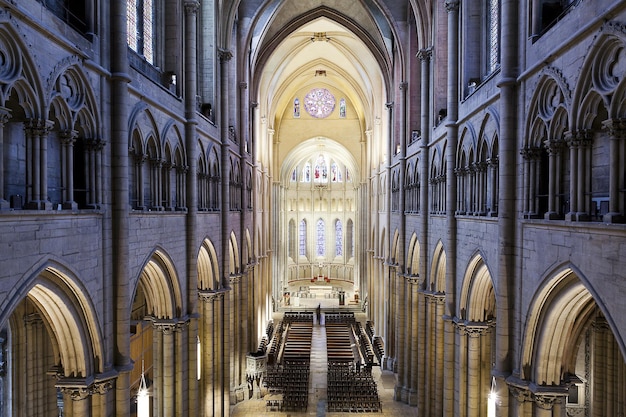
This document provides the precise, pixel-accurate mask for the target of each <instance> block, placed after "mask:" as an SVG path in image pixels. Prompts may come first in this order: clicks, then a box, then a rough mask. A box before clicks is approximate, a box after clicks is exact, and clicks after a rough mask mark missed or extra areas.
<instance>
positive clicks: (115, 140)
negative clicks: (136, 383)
mask: <svg viewBox="0 0 626 417" xmlns="http://www.w3.org/2000/svg"><path fill="white" fill-rule="evenodd" d="M126 4H127V2H125V1H123V0H113V1H111V2H110V30H109V32H108V33H109V34H110V35H109V36H110V39H109V46H110V62H111V81H110V83H111V87H110V88H111V91H110V109H109V111H110V117H111V167H110V172H111V173H112V178H111V194H112V195H111V197H110V201H109V202H108V203H109V204H111V220H112V227H111V229H112V230H111V241H112V242H115V245H113V248H112V249H111V251H112V255H111V265H112V271H111V272H112V282H111V283H110V287H111V294H110V296H111V297H112V299H113V300H114V305H115V307H114V308H115V312H114V313H113V314H112V318H114V320H115V325H114V331H115V345H114V352H115V354H114V355H113V358H112V359H113V363H114V366H115V368H116V369H117V371H118V372H119V376H118V378H117V381H116V383H115V406H116V409H115V415H118V416H128V415H129V414H130V395H129V392H130V372H131V371H132V369H133V364H132V363H131V360H130V331H129V329H130V305H131V294H132V293H133V292H134V289H132V288H130V285H129V283H130V280H129V279H128V277H130V276H131V273H130V268H129V264H130V260H129V208H130V202H129V193H128V179H129V178H130V177H129V167H128V160H129V158H128V120H129V107H130V98H129V93H128V84H129V83H130V76H129V74H128V44H127V42H126V38H127V26H126V19H127V10H126Z"/></svg>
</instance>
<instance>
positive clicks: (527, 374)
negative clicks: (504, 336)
mask: <svg viewBox="0 0 626 417" xmlns="http://www.w3.org/2000/svg"><path fill="white" fill-rule="evenodd" d="M596 299H597V296H596V295H595V293H594V292H593V289H592V288H591V287H590V286H589V284H588V281H587V280H586V279H585V277H584V276H582V275H581V274H580V273H579V272H578V271H577V270H576V269H575V268H574V267H573V266H572V265H569V264H568V265H562V266H560V267H559V268H557V269H555V270H553V271H552V272H550V273H549V274H548V278H547V279H546V281H545V282H544V284H543V285H541V286H540V288H539V289H538V291H537V293H536V294H535V296H534V298H533V300H532V303H531V304H530V308H529V312H528V314H527V317H528V319H527V321H526V323H525V329H524V330H523V339H522V350H521V352H522V357H521V359H522V363H521V370H522V374H521V377H522V378H523V379H525V380H527V381H528V382H529V383H530V387H531V391H532V393H533V395H535V396H536V397H540V398H538V400H541V397H542V394H543V393H542V392H541V390H540V389H539V388H533V387H542V388H543V387H548V389H549V390H550V392H552V393H553V394H552V395H553V396H554V397H556V398H557V399H558V397H561V398H562V397H565V396H567V395H568V394H569V393H571V390H572V389H575V390H576V392H577V397H581V398H577V400H578V403H577V406H578V407H579V410H580V407H583V408H584V409H585V410H587V412H588V411H589V410H591V409H593V413H594V414H596V415H621V414H623V413H624V412H626V406H625V405H624V403H623V401H621V393H623V392H624V387H625V386H626V376H625V372H626V363H625V362H624V356H623V354H621V352H623V349H622V344H621V341H620V340H618V338H617V337H616V335H618V334H619V331H618V329H616V328H615V324H614V323H613V321H612V318H611V317H610V316H608V315H605V309H604V308H603V305H602V304H598V303H597V302H596ZM563 401H564V400H563ZM568 404H569V402H568Z"/></svg>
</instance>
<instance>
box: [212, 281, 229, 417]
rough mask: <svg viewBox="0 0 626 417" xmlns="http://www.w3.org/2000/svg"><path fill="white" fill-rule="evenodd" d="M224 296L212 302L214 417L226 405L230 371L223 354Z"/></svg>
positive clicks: (221, 295) (220, 413)
mask: <svg viewBox="0 0 626 417" xmlns="http://www.w3.org/2000/svg"><path fill="white" fill-rule="evenodd" d="M224 295H225V292H219V293H217V294H216V298H215V301H214V302H213V306H214V309H213V314H214V316H213V323H214V335H215V338H214V339H213V344H214V346H215V349H214V354H215V357H214V361H213V363H214V367H213V370H214V377H213V381H214V387H213V410H214V412H215V415H216V416H222V415H224V405H225V404H226V401H225V400H224V398H225V397H226V392H227V391H228V386H227V385H226V381H228V378H227V375H226V372H227V371H228V370H229V369H230V360H228V361H227V359H228V355H226V354H225V352H227V351H228V350H227V344H226V342H225V340H224V339H225V334H228V333H227V332H226V329H225V328H224V323H225V322H226V320H225V317H224V309H225V306H224ZM227 365H228V366H227Z"/></svg>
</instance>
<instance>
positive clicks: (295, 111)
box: [293, 97, 300, 118]
mask: <svg viewBox="0 0 626 417" xmlns="http://www.w3.org/2000/svg"><path fill="white" fill-rule="evenodd" d="M293 117H295V118H298V117H300V99H298V98H297V97H296V99H294V101H293Z"/></svg>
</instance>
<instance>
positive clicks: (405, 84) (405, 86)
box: [399, 81, 409, 90]
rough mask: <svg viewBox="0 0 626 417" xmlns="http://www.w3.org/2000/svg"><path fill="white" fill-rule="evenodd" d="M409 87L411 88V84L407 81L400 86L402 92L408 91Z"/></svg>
mask: <svg viewBox="0 0 626 417" xmlns="http://www.w3.org/2000/svg"><path fill="white" fill-rule="evenodd" d="M408 86H409V83H408V82H406V81H402V82H400V85H399V87H400V90H406V89H407V87H408Z"/></svg>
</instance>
